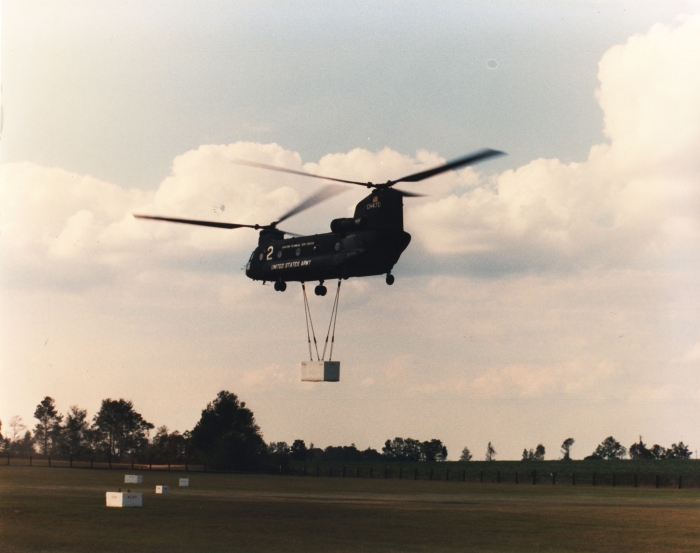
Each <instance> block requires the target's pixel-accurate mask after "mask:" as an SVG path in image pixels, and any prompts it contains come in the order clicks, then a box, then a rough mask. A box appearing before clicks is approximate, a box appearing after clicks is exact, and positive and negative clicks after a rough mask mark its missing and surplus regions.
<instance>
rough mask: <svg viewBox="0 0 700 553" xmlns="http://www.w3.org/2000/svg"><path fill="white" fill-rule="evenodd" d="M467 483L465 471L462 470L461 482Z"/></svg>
mask: <svg viewBox="0 0 700 553" xmlns="http://www.w3.org/2000/svg"><path fill="white" fill-rule="evenodd" d="M466 481H467V469H462V482H466Z"/></svg>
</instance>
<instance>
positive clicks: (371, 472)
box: [369, 467, 374, 479]
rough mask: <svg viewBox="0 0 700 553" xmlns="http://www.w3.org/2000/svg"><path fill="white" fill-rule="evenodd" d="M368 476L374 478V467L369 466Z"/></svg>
mask: <svg viewBox="0 0 700 553" xmlns="http://www.w3.org/2000/svg"><path fill="white" fill-rule="evenodd" d="M369 477H370V479H372V478H374V467H369Z"/></svg>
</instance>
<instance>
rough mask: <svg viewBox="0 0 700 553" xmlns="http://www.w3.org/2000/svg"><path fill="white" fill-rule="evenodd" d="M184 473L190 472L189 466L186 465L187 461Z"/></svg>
mask: <svg viewBox="0 0 700 553" xmlns="http://www.w3.org/2000/svg"><path fill="white" fill-rule="evenodd" d="M185 472H190V466H189V465H188V464H187V459H185Z"/></svg>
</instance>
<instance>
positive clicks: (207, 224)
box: [134, 213, 262, 229]
mask: <svg viewBox="0 0 700 553" xmlns="http://www.w3.org/2000/svg"><path fill="white" fill-rule="evenodd" d="M134 217H136V218H137V219H152V220H154V221H168V222H169V223H184V224H186V225H199V226H200V227H215V228H227V229H232V228H241V227H245V228H252V229H259V228H262V227H261V226H260V225H239V224H238V223H218V222H215V221H198V220H196V219H176V218H174V217H158V216H156V215H137V214H136V213H134Z"/></svg>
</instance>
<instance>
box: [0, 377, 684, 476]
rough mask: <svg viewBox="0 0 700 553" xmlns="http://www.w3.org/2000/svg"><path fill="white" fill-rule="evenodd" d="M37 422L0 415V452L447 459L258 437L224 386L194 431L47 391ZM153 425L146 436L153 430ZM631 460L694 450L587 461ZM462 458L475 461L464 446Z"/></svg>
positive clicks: (567, 454) (424, 447)
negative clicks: (61, 402) (63, 401)
mask: <svg viewBox="0 0 700 553" xmlns="http://www.w3.org/2000/svg"><path fill="white" fill-rule="evenodd" d="M34 418H35V419H36V420H37V422H36V424H35V426H34V429H33V432H32V431H31V430H29V429H27V428H26V426H25V425H24V423H23V422H22V419H21V418H20V417H13V418H12V419H11V420H10V422H9V425H8V427H9V432H8V430H6V431H5V432H6V436H3V434H2V421H0V452H1V453H2V454H3V455H10V456H17V457H29V456H31V455H36V454H40V455H44V456H46V457H54V458H56V457H62V458H65V459H70V460H71V461H73V460H76V461H80V460H85V459H103V460H108V461H110V462H111V461H119V460H124V459H132V460H136V461H137V462H139V463H172V464H183V463H188V462H189V463H199V464H205V465H209V466H210V467H212V468H214V469H219V470H261V469H264V468H265V467H268V468H270V467H277V466H279V465H284V464H288V463H290V462H316V463H323V462H423V461H424V462H435V461H446V460H447V456H448V452H447V447H446V446H445V445H444V444H443V443H442V441H440V440H438V439H432V440H427V441H420V440H416V439H413V438H401V437H396V438H394V439H393V440H386V442H385V443H384V447H382V450H381V452H380V451H377V450H376V449H372V448H367V449H365V450H359V449H358V448H357V447H356V446H355V444H351V445H350V446H328V447H326V448H324V449H321V448H318V447H315V446H314V444H313V443H312V444H310V445H309V446H308V447H307V445H306V443H305V442H304V441H303V440H294V441H293V442H292V444H291V446H290V445H288V444H287V443H286V442H271V443H269V444H266V443H265V441H264V440H263V436H262V433H261V431H260V427H259V426H258V425H257V424H256V423H255V417H254V415H253V412H252V411H251V410H250V409H249V408H247V407H246V404H245V402H242V401H240V400H239V399H238V397H237V396H236V395H235V394H233V393H231V392H228V391H225V390H224V391H221V392H219V394H217V396H216V398H215V399H214V400H213V401H212V402H210V403H208V404H207V406H206V408H205V409H204V410H202V413H201V417H200V419H199V421H198V422H197V424H196V425H195V426H194V428H193V429H192V430H188V431H186V432H184V433H182V434H180V433H179V432H178V431H177V430H175V431H173V432H170V431H169V429H168V428H167V426H160V427H159V428H155V426H154V425H153V424H151V423H150V422H148V421H146V420H145V419H144V418H143V416H142V415H141V414H140V413H138V412H137V411H136V410H135V409H134V405H133V403H132V402H131V401H127V400H124V399H117V400H113V399H111V398H108V399H105V400H102V402H101V405H100V409H99V410H98V412H97V413H96V414H95V415H94V417H93V418H92V419H89V418H88V414H87V410H85V409H81V408H79V407H78V406H76V405H73V406H71V407H70V409H69V410H68V412H67V413H65V414H60V413H59V412H58V410H57V409H56V404H55V401H54V399H53V398H51V397H49V396H47V397H45V398H44V399H43V400H42V401H41V402H40V403H39V404H38V405H37V407H36V410H35V411H34ZM152 430H155V432H154V433H153V436H152V437H151V431H152ZM574 443H575V440H574V439H573V438H567V439H566V440H564V442H563V443H562V445H561V449H560V452H561V457H559V460H562V461H568V460H571V448H572V446H573V445H574ZM545 455H546V450H545V447H544V446H543V445H542V444H538V445H537V447H535V448H533V449H529V450H528V449H524V450H523V453H522V460H523V461H544V460H545ZM626 456H629V458H630V459H657V460H658V459H689V458H690V457H691V451H690V448H689V447H688V446H686V445H685V444H683V442H679V443H677V444H675V443H674V444H672V445H671V447H669V448H665V447H663V446H660V445H658V444H654V445H653V446H651V447H647V445H646V444H645V443H644V442H643V440H642V437H641V436H640V437H639V441H638V442H636V443H634V444H632V445H631V446H630V447H629V449H627V448H625V447H624V446H623V445H621V444H620V443H619V442H618V441H617V440H615V439H614V438H613V437H612V436H609V437H608V438H606V439H605V440H603V442H601V443H600V445H598V446H597V447H596V449H595V451H594V452H593V453H592V454H591V455H589V456H587V457H585V458H584V460H616V459H623V458H625V457H626ZM496 458H497V452H496V449H495V447H494V446H493V444H492V443H491V442H489V443H488V445H487V448H486V453H485V455H484V460H486V461H495V460H496ZM459 460H460V461H462V462H467V461H471V460H473V456H472V453H471V452H470V450H469V448H467V447H465V448H464V449H463V450H462V452H461V455H460V457H459Z"/></svg>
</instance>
